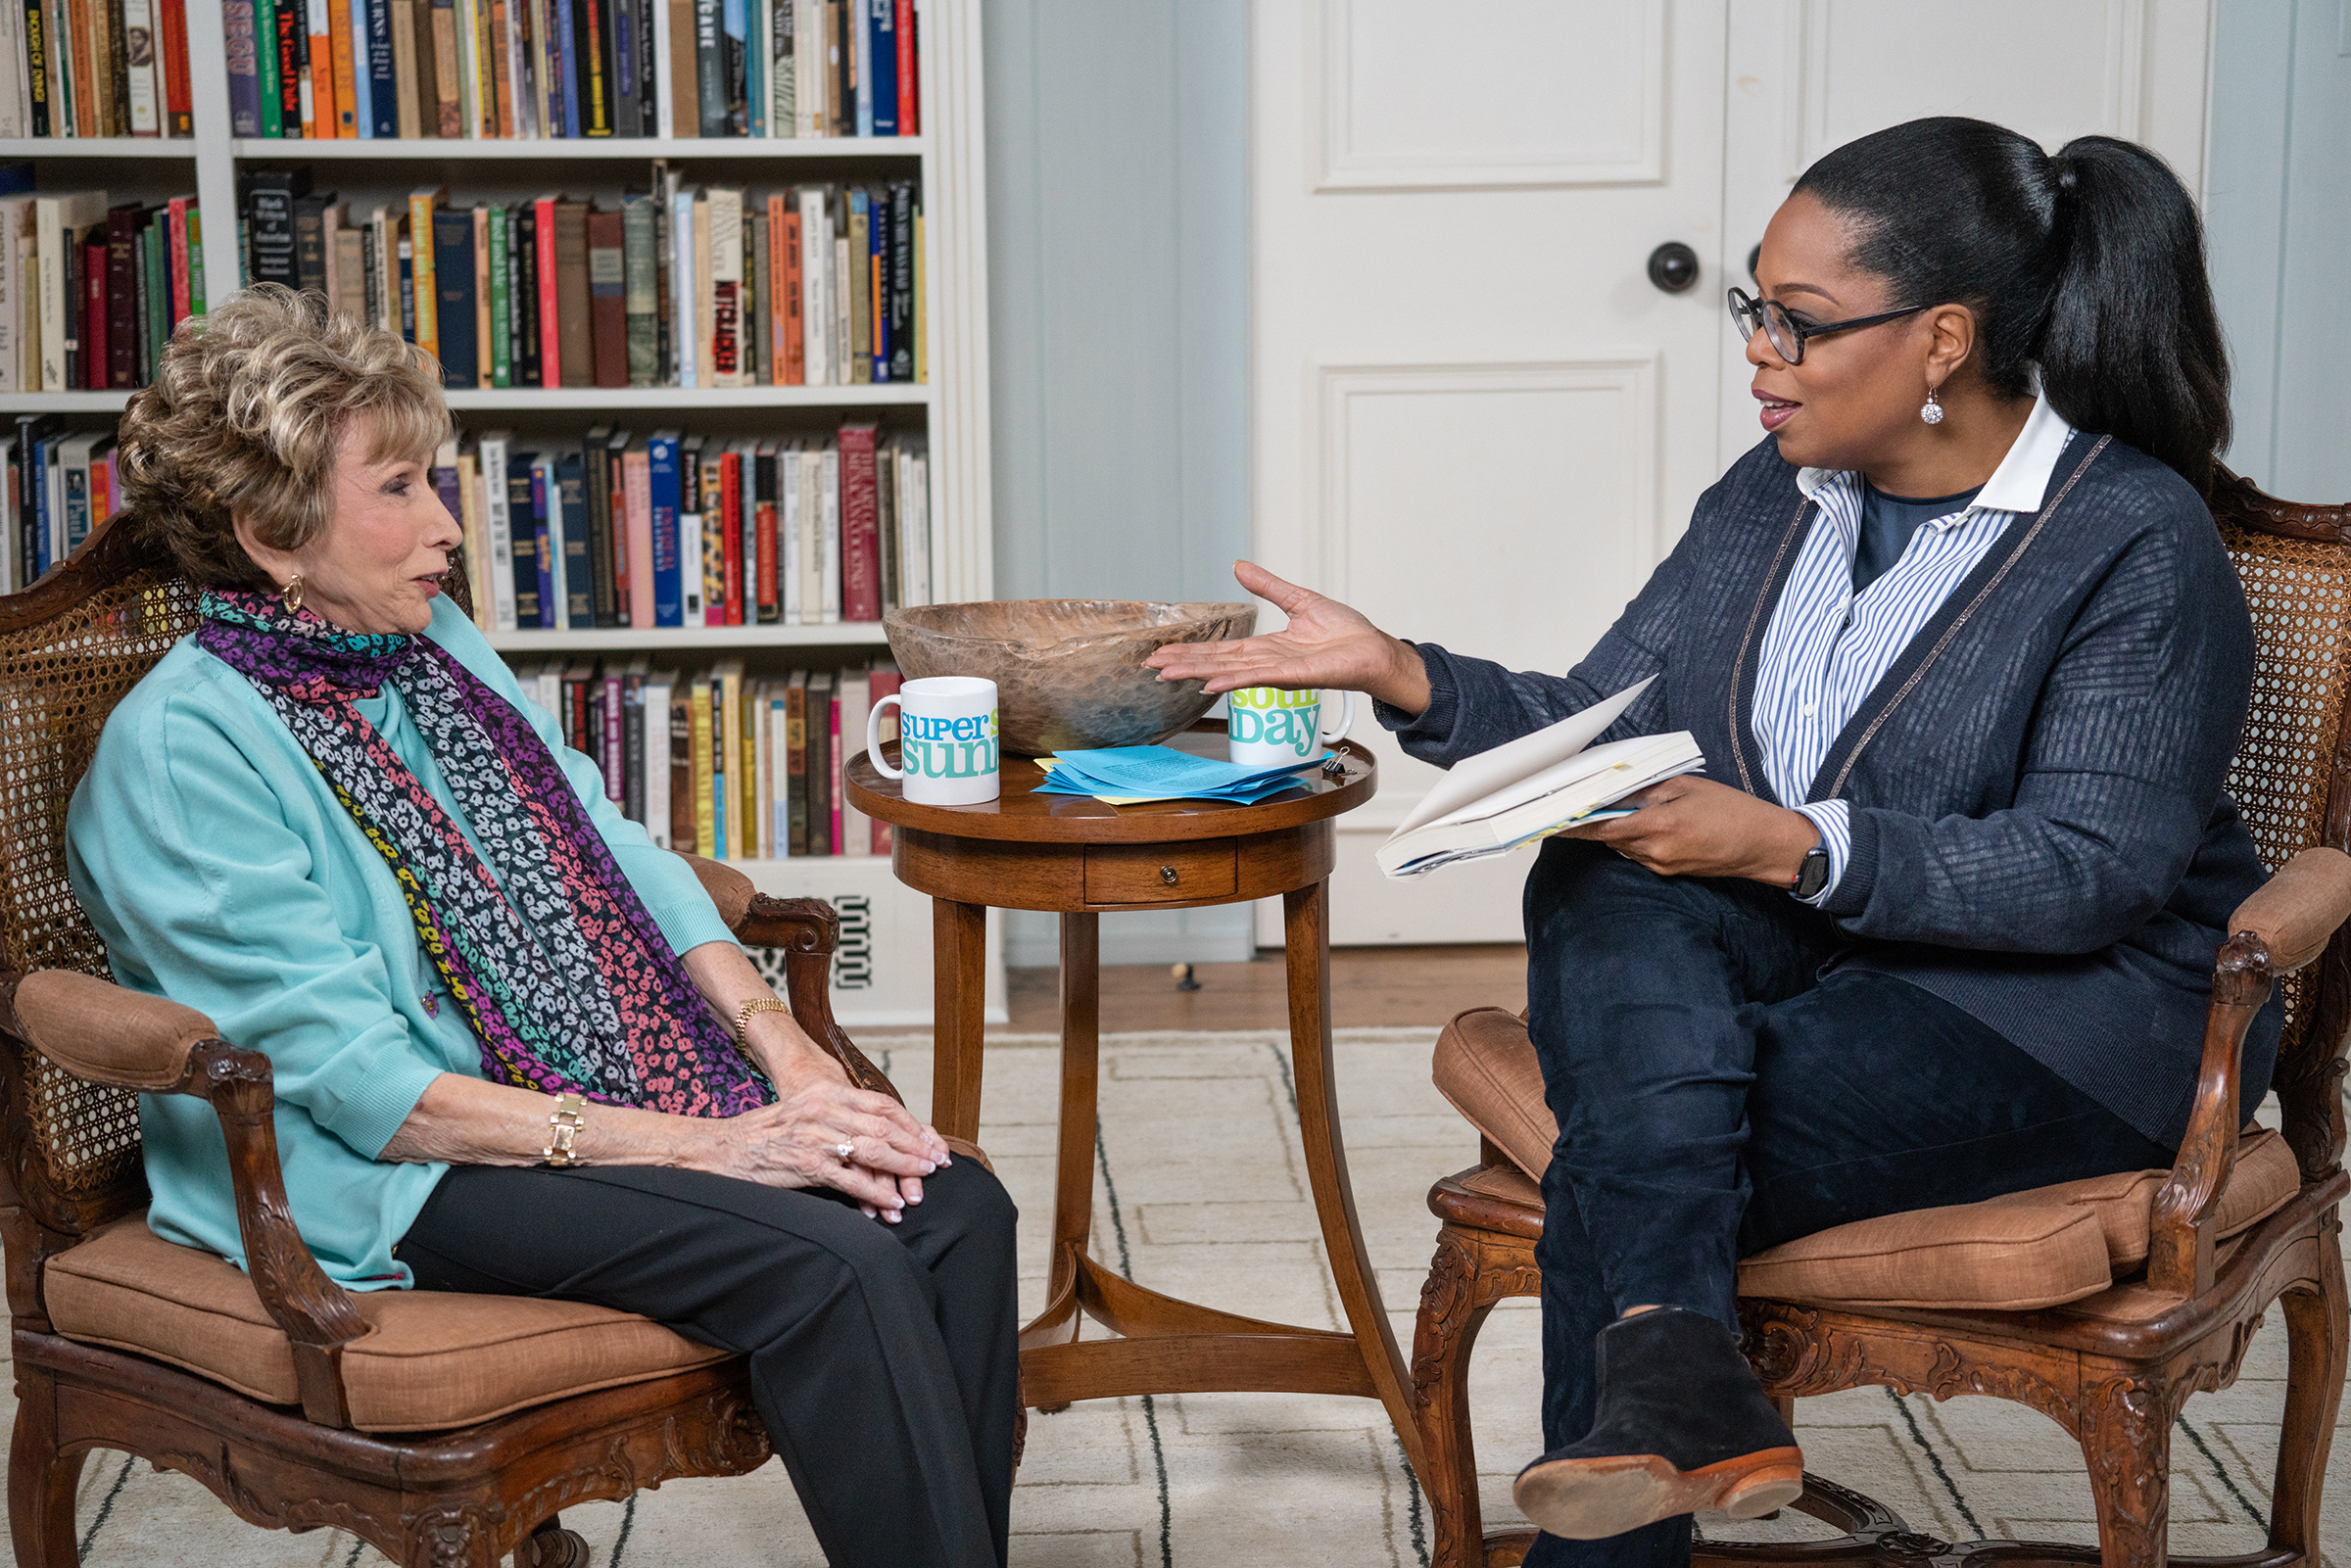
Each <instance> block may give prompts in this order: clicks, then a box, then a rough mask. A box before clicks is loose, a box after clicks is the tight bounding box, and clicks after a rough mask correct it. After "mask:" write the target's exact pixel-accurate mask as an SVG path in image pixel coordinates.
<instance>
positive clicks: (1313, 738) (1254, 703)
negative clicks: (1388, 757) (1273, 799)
mask: <svg viewBox="0 0 2351 1568" xmlns="http://www.w3.org/2000/svg"><path fill="white" fill-rule="evenodd" d="M1337 695H1338V697H1339V699H1340V708H1339V727H1338V728H1337V729H1336V730H1334V731H1332V732H1331V733H1330V734H1328V735H1324V734H1323V733H1322V697H1323V693H1322V692H1320V691H1317V690H1314V689H1311V688H1310V689H1306V690H1303V691H1284V690H1282V689H1280V688H1278V687H1271V686H1245V687H1243V688H1241V689H1239V690H1238V691H1227V692H1225V693H1224V738H1225V743H1226V745H1228V746H1229V747H1230V748H1231V749H1230V751H1229V752H1228V755H1230V756H1231V758H1232V760H1233V761H1235V762H1237V763H1239V764H1241V765H1242V766H1243V767H1247V768H1277V767H1279V766H1281V765H1282V764H1283V763H1285V762H1313V761H1316V760H1318V759H1319V757H1320V756H1321V755H1322V748H1323V747H1324V746H1325V745H1327V744H1329V743H1330V742H1331V741H1333V740H1343V739H1345V738H1346V737H1347V732H1348V731H1349V730H1352V729H1353V728H1355V693H1354V692H1352V691H1341V692H1338V693H1337Z"/></svg>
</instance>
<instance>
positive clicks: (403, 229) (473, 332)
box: [239, 166, 930, 388]
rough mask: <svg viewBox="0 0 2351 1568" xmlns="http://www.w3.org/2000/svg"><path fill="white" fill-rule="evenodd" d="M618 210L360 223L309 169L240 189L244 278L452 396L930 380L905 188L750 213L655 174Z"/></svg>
mask: <svg viewBox="0 0 2351 1568" xmlns="http://www.w3.org/2000/svg"><path fill="white" fill-rule="evenodd" d="M653 173H654V182H653V189H652V190H649V191H646V192H641V193H638V192H633V193H630V194H628V195H625V196H623V197H622V198H621V200H620V205H619V206H618V208H616V209H615V208H607V207H600V206H598V205H596V204H595V203H592V202H585V201H574V200H571V199H569V198H566V197H563V196H557V195H551V196H542V197H539V198H537V199H535V200H533V201H528V202H514V203H496V202H491V203H483V204H481V205H478V206H474V207H456V206H453V205H451V203H450V201H449V196H448V192H447V191H446V190H445V189H444V188H442V187H439V186H424V187H420V188H419V189H417V190H416V191H414V192H413V193H411V194H410V196H409V197H408V201H407V202H406V203H405V204H401V203H388V204H386V205H383V206H380V207H376V208H374V209H373V210H372V211H370V212H369V213H368V214H366V215H365V216H364V217H362V218H360V219H359V220H358V221H357V222H355V221H354V220H353V214H352V211H351V209H350V207H349V205H348V204H346V203H343V202H341V201H340V200H338V199H337V197H336V196H335V195H334V194H333V193H332V192H326V193H313V192H312V190H311V188H310V171H309V170H308V169H256V170H253V171H250V172H248V173H246V174H244V175H243V176H241V185H242V191H241V194H240V200H239V208H240V216H241V218H242V222H241V224H240V227H239V234H240V236H241V238H242V240H243V242H244V246H245V251H246V269H245V275H246V276H247V277H248V278H250V279H252V280H253V281H255V282H258V283H283V284H285V285H286V286H288V287H289V288H297V289H314V290H317V291H318V292H320V293H322V294H324V295H325V296H326V297H327V298H328V299H329V300H330V301H332V302H333V303H334V305H335V308H336V309H340V310H344V311H347V312H349V313H350V314H352V315H354V316H356V317H358V318H360V319H361V320H365V321H370V322H373V323H375V324H377V325H379V326H382V327H385V328H391V329H397V330H398V331H399V332H400V333H401V334H402V335H403V336H404V337H406V338H408V340H409V341H410V342H412V343H415V344H418V345H419V346H421V347H422V348H424V349H425V350H426V351H427V352H429V353H431V354H432V355H433V356H435V357H436V358H437V359H438V360H439V361H440V364H441V377H442V381H443V384H444V385H447V386H451V387H465V388H479V387H493V388H496V387H612V388H618V387H655V386H678V387H702V388H727V387H751V386H854V385H866V384H871V383H876V382H920V381H923V380H926V379H927V378H928V373H929V368H930V367H929V363H928V359H929V355H928V332H927V318H928V313H927V311H926V310H925V309H924V306H923V296H924V282H925V268H924V265H923V210H922V198H921V193H920V190H919V188H918V186H917V185H916V183H915V182H914V181H912V180H896V181H892V182H889V183H888V184H884V185H876V186H871V187H868V186H859V185H849V186H837V185H827V184H815V185H800V186H795V187H793V188H792V189H791V190H789V191H777V192H772V193H769V194H767V195H765V196H755V195H752V194H749V193H747V192H745V191H743V190H741V189H735V188H729V187H709V188H704V187H699V186H688V185H684V184H682V183H680V182H679V180H678V177H677V171H676V170H674V169H671V168H669V167H667V166H656V167H655V169H654V171H653Z"/></svg>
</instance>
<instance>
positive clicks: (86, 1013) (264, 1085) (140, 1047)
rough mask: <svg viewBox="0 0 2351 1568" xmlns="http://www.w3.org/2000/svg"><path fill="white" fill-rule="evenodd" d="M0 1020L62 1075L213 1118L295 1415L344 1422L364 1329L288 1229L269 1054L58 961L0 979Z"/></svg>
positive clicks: (249, 1264) (189, 1011)
mask: <svg viewBox="0 0 2351 1568" xmlns="http://www.w3.org/2000/svg"><path fill="white" fill-rule="evenodd" d="M0 1027H4V1028H6V1030H7V1031H8V1032H9V1033H11V1034H14V1035H15V1036H16V1037H17V1038H18V1039H20V1040H23V1041H24V1043H25V1044H26V1045H28V1046H30V1047H31V1048H32V1049H33V1050H35V1051H37V1052H39V1053H40V1054H41V1055H43V1056H45V1057H47V1058H48V1059H49V1060H50V1061H52V1062H54V1063H56V1064H57V1065H58V1066H59V1067H61V1068H64V1069H66V1070H67V1071H69V1072H72V1074H73V1075H74V1076H76V1077H80V1078H86V1079H89V1080H90V1081H92V1082H95V1083H108V1084H113V1085H116V1086H117V1087H120V1088H124V1089H138V1090H142V1091H144V1092H146V1093H149V1094H192V1095H195V1096H196V1097H197V1098H198V1099H200V1100H204V1101H207V1102H209V1103H210V1104H211V1105H212V1108H213V1114H214V1115H215V1116H216V1117H219V1118H220V1134H221V1137H222V1138H223V1139H224V1140H225V1142H226V1143H227V1146H228V1171H229V1181H230V1185H231V1188H232V1190H233V1192H234V1193H235V1197H236V1205H237V1231H238V1234H239V1235H240V1236H241V1237H242V1238H243V1240H244V1243H245V1266H246V1272H247V1273H248V1275H250V1276H251V1278H252V1280H253V1287H254V1290H255V1292H256V1293H257V1294H258V1295H259V1296H260V1297H261V1299H262V1306H263V1307H264V1309H265V1310H266V1311H267V1312H268V1313H269V1316H270V1319H271V1321H273V1322H275V1323H276V1324H277V1326H278V1327H279V1328H280V1329H281V1330H283V1331H284V1333H285V1336H286V1338H287V1340H288V1341H289V1342H291V1344H292V1346H293V1352H294V1378H295V1384H296V1386H297V1387H298V1388H299V1389H300V1390H301V1392H302V1409H303V1413H304V1414H305V1415H307V1416H309V1417H310V1418H311V1419H312V1421H315V1422H317V1423H319V1424H320V1425H321V1426H334V1427H348V1426H350V1425H351V1406H350V1402H349V1401H348V1400H347V1399H346V1398H345V1395H344V1390H343V1347H344V1346H345V1345H348V1344H349V1343H351V1342H352V1341H353V1340H356V1339H358V1338H359V1337H360V1336H361V1335H362V1334H365V1333H367V1332H368V1325H367V1320H366V1319H365V1318H363V1317H361V1316H360V1308H359V1306H358V1304H356V1303H355V1302H353V1301H352V1299H351V1296H350V1294H349V1293H348V1292H346V1291H345V1290H344V1289H343V1287H342V1286H340V1285H338V1284H336V1283H335V1282H334V1281H333V1280H331V1279H329V1278H327V1277H326V1271H325V1270H324V1269H322V1268H320V1267H319V1266H318V1260H317V1259H315V1258H312V1256H311V1250H310V1248H309V1247H307V1246H305V1245H304V1244H303V1240H302V1233H301V1231H299V1230H298V1229H296V1228H295V1224H294V1212H293V1209H292V1207H291V1206H290V1205H289V1204H288V1203H287V1201H286V1180H285V1173H284V1172H283V1171H282V1170H281V1169H280V1168H279V1166H278V1161H277V1124H276V1121H275V1119H274V1116H273V1113H274V1111H275V1109H276V1103H277V1095H276V1091H275V1089H274V1088H273V1087H272V1085H271V1081H270V1073H269V1059H268V1058H267V1057H266V1056H264V1055H263V1054H262V1053H261V1052H259V1051H246V1050H240V1049H239V1048H237V1047H236V1046H233V1045H230V1044H229V1043H228V1042H227V1041H225V1040H223V1039H221V1038H220V1037H219V1031H218V1030H217V1029H216V1028H215V1027H214V1026H213V1021H212V1020H211V1019H208V1018H206V1017H205V1016H204V1015H203V1014H201V1013H199V1012H197V1011H196V1010H195V1009H194V1008H190V1007H182V1006H180V1005H179V1004H178V1003H176V1002H168V1001H166V1000H164V999H163V998H162V997H156V996H146V995H142V994H141V993H139V992H136V991H128V990H124V989H123V988H122V987H120V986H119V985H113V984H109V983H108V982H107V981H105V980H102V979H98V978H97V977H95V976H94V975H89V974H77V973H74V972H72V971H68V970H36V971H34V972H33V973H32V974H26V975H24V976H23V977H22V978H17V977H13V976H10V977H6V978H0Z"/></svg>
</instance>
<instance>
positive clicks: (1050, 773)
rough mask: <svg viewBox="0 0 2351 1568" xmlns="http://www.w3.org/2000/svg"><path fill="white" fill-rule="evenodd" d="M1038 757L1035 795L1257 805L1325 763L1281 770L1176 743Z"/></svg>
mask: <svg viewBox="0 0 2351 1568" xmlns="http://www.w3.org/2000/svg"><path fill="white" fill-rule="evenodd" d="M1036 760H1037V761H1038V763H1040V764H1043V765H1045V767H1046V768H1047V772H1046V774H1045V782H1044V783H1043V784H1038V785H1037V786H1036V793H1038V794H1049V795H1091V796H1093V797H1094V798H1095V799H1097V800H1106V801H1108V802H1110V803H1111V804H1112V805H1116V806H1131V805H1140V804H1141V803H1143V802H1145V801H1150V800H1229V801H1232V802H1233V803H1234V804H1236V805H1242V806H1254V805H1256V804H1257V803H1258V802H1259V801H1261V800H1270V799H1271V798H1272V797H1273V796H1275V795H1278V794H1281V793H1282V792H1284V791H1285V790H1290V789H1296V788H1299V787H1300V786H1302V785H1303V784H1305V783H1306V781H1305V780H1303V779H1301V778H1299V777H1298V776H1299V774H1301V773H1303V772H1305V771H1307V770H1309V769H1312V768H1316V767H1319V766H1320V763H1321V759H1320V758H1316V759H1315V760H1314V761H1312V762H1292V763H1285V764H1283V765H1282V766H1280V767H1278V768H1244V767H1242V766H1241V765H1240V764H1238V763H1232V762H1219V761H1217V760H1216V758H1214V757H1195V756H1193V755H1192V754H1191V753H1190V752H1188V751H1178V750H1176V748H1175V747H1174V746H1106V747H1102V748H1100V749H1097V750H1091V751H1064V752H1062V753H1061V754H1060V755H1058V756H1053V757H1039V758H1037V759H1036Z"/></svg>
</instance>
